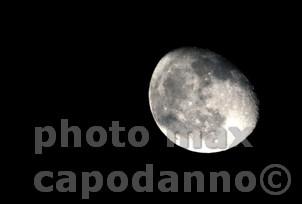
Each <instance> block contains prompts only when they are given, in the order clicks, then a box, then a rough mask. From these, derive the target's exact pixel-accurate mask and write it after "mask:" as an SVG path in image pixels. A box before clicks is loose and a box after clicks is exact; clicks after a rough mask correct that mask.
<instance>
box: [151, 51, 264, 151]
mask: <svg viewBox="0 0 302 204" xmlns="http://www.w3.org/2000/svg"><path fill="white" fill-rule="evenodd" d="M149 103H150V108H151V112H152V114H153V117H154V119H155V121H156V124H157V125H158V127H159V128H160V130H161V131H162V132H163V133H164V134H165V135H166V136H167V137H168V138H169V140H171V141H172V142H173V143H175V144H177V145H178V146H181V147H183V148H186V149H188V150H190V151H194V152H200V153H212V152H220V151H224V150H227V149H230V148H232V147H234V146H236V145H238V144H239V143H241V142H242V141H243V140H244V139H246V137H247V136H248V135H250V134H251V133H252V131H253V130H254V128H255V126H256V123H257V119H258V100H257V98H256V95H255V93H254V92H253V88H252V86H251V84H250V82H249V81H248V79H247V78H246V77H245V76H244V75H243V74H242V73H241V72H240V71H239V70H238V69H237V68H236V67H235V66H234V65H233V64H231V63H230V62H229V61H228V60H226V59H225V58H224V57H222V56H221V55H219V54H216V53H214V52H212V51H209V50H205V49H200V48H195V47H194V48H190V47H186V48H180V49H177V50H173V51H171V52H169V53H167V54H166V55H165V56H164V57H163V58H162V59H161V60H160V61H159V63H158V64H157V66H156V68H155V70H154V72H153V75H152V78H151V82H150V87H149Z"/></svg>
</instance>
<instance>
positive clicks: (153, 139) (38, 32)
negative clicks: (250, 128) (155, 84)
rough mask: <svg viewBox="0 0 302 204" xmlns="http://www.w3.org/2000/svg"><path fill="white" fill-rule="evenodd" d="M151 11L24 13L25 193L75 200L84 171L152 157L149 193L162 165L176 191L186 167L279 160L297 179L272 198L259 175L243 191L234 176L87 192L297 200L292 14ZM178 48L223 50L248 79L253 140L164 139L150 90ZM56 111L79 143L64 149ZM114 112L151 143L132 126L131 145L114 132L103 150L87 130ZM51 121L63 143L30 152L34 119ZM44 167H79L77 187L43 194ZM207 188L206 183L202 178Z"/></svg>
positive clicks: (116, 197) (140, 165) (135, 165)
mask: <svg viewBox="0 0 302 204" xmlns="http://www.w3.org/2000/svg"><path fill="white" fill-rule="evenodd" d="M196 6H197V5H196ZM129 7H131V6H129ZM193 7H194V6H193ZM147 8H148V6H145V9H146V10H142V9H134V7H133V10H128V8H127V9H122V6H121V7H120V9H119V10H110V11H106V8H102V10H101V11H99V12H96V13H93V15H91V14H88V15H86V13H85V14H83V13H81V12H79V11H78V10H77V11H73V14H65V15H62V13H64V10H63V11H60V15H58V13H56V12H49V13H47V14H43V12H44V11H43V10H41V11H39V12H38V14H32V13H28V16H30V18H29V19H30V20H28V21H27V20H26V21H25V22H24V25H25V27H24V29H22V32H23V33H25V34H26V35H24V36H23V37H22V38H21V39H22V41H23V42H25V45H24V46H23V47H22V50H23V52H24V56H26V57H25V60H24V63H25V64H26V66H25V67H26V69H23V70H22V71H21V72H20V78H22V81H23V80H24V78H25V79H26V80H24V81H25V83H24V84H23V85H24V86H25V87H26V90H24V91H21V92H20V98H22V99H23V100H24V103H23V106H22V108H23V109H24V110H26V111H28V114H27V120H26V124H27V128H26V130H27V132H26V133H27V134H26V138H28V141H31V144H30V145H29V146H28V150H29V152H30V154H29V157H28V159H29V161H30V165H28V161H26V169H30V171H29V173H28V177H29V179H28V183H27V188H26V190H25V192H26V197H27V198H29V199H30V200H32V201H33V202H38V201H39V202H42V201H43V202H46V201H50V202H53V201H60V202H61V201H63V202H64V201H68V202H69V201H80V200H81V194H80V192H81V186H80V185H81V183H80V180H81V177H80V176H81V172H82V171H93V170H98V171H100V172H102V174H103V175H104V178H106V175H108V173H110V172H111V171H116V170H122V171H124V172H126V173H128V175H129V178H130V177H131V175H132V174H133V173H134V172H136V171H140V170H144V169H145V164H148V163H149V164H153V165H154V172H155V179H154V181H155V183H154V191H157V181H158V179H156V178H157V177H158V175H157V174H158V173H159V171H164V170H170V171H176V172H178V173H179V175H180V176H179V179H180V183H179V191H180V192H181V191H183V190H182V183H181V179H182V177H181V174H182V173H183V172H184V171H202V172H203V173H204V174H205V176H206V175H207V173H209V172H210V171H220V170H226V171H229V172H230V174H231V178H234V175H236V172H239V171H242V170H249V171H253V172H254V173H255V175H259V174H260V172H261V171H262V169H263V168H264V167H265V166H267V165H269V164H272V163H278V164H282V165H284V166H286V167H287V168H288V169H289V170H290V171H291V174H292V186H291V188H290V189H289V191H288V192H287V193H285V194H284V195H281V196H277V197H273V196H269V195H267V194H266V193H265V192H263V191H262V189H261V187H260V185H259V182H258V183H257V187H256V189H255V190H254V191H253V192H252V193H239V192H238V191H237V190H236V189H235V185H234V179H231V182H233V183H232V184H231V186H232V193H197V194H183V193H179V194H161V195H159V194H134V193H133V190H132V188H131V186H129V188H128V190H127V191H129V192H130V193H126V194H111V193H108V191H109V190H108V189H107V188H106V186H104V187H103V189H102V190H101V192H98V193H92V194H91V199H90V200H93V201H98V202H102V201H103V202H105V201H104V200H106V202H109V201H110V202H113V203H115V202H123V201H124V202H139V203H141V202H146V200H148V201H151V202H155V201H156V202H174V201H176V200H178V199H184V200H185V202H203V201H204V199H207V200H208V201H216V200H217V199H222V200H224V199H227V201H240V202H245V201H246V200H251V201H256V200H258V199H259V200H263V199H265V200H272V201H278V200H279V201H281V202H283V201H284V200H286V199H288V198H290V197H293V196H294V195H295V194H296V193H297V192H298V189H297V172H298V169H297V168H298V163H299V162H298V161H297V155H298V148H299V146H298V143H296V142H295V137H297V136H298V134H297V128H296V127H297V124H298V122H297V121H298V120H296V119H295V118H294V114H295V113H297V112H296V111H297V110H295V108H294V107H295V106H294V104H295V103H297V100H298V99H297V98H296V97H295V96H296V95H297V92H296V90H295V88H297V84H298V83H297V81H295V80H294V75H295V74H294V72H295V71H296V70H297V68H298V66H299V63H300V62H299V61H298V60H297V58H296V57H297V56H298V54H297V52H296V50H297V48H298V42H297V40H296V39H295V37H296V36H297V33H296V32H295V27H296V26H297V24H296V23H295V19H296V18H295V17H294V16H288V15H285V14H284V10H282V9H281V10H278V9H277V10H276V9H275V8H274V7H267V8H266V7H265V8H261V7H259V8H258V7H256V8H257V10H255V9H252V8H250V9H247V8H249V6H246V7H244V8H242V9H236V8H234V9H233V10H234V11H233V10H229V9H224V8H223V7H222V8H221V10H217V8H216V7H210V8H209V10H208V7H203V6H202V5H199V8H201V9H200V10H199V9H196V10H194V9H193V10H192V9H191V10H187V9H185V8H184V9H183V10H182V9H180V10H177V11H176V10H174V9H172V8H169V7H168V8H167V10H164V9H163V11H162V13H161V15H159V13H158V12H159V11H157V10H156V9H153V8H148V9H147ZM105 11H106V12H105ZM184 11H186V12H184ZM191 11H192V12H191ZM206 11H207V12H206ZM221 11H223V12H221ZM86 12H87V11H86ZM87 13H89V12H87ZM105 13H106V14H105ZM182 46H196V47H200V48H206V49H210V50H212V51H214V52H217V53H219V54H221V55H223V56H224V57H226V58H227V59H229V60H230V61H231V62H233V63H234V64H235V65H236V66H237V67H239V69H240V70H241V71H242V72H243V73H244V74H245V75H246V76H247V77H248V79H249V80H250V82H251V83H252V84H253V86H254V88H255V92H256V94H257V96H258V99H259V101H260V106H259V107H260V117H259V121H258V124H257V127H256V129H255V130H254V132H253V133H252V134H251V135H250V136H249V138H248V139H249V141H250V142H251V144H252V145H253V146H254V147H253V148H244V147H243V146H242V145H239V146H238V147H235V148H232V149H230V150H228V151H226V152H221V153H215V154H198V153H194V152H190V151H187V150H185V149H182V148H180V147H175V148H170V149H167V148H165V144H166V137H165V136H164V135H163V134H162V133H161V131H160V130H159V129H158V127H157V125H156V124H155V121H154V119H153V117H152V114H151V112H150V108H149V101H148V88H149V82H150V79H151V75H152V72H153V70H154V68H155V66H156V64H157V63H158V61H159V60H160V59H161V57H162V56H163V55H165V54H166V53H167V52H169V51H171V50H172V49H175V48H179V47H182ZM60 119H68V120H69V124H70V125H76V126H79V127H80V128H81V130H82V136H83V139H82V145H83V146H82V148H72V147H70V148H60V147H59V145H60V142H59V141H60V140H59V139H60V137H59V136H60V135H59V131H60ZM113 120H117V121H120V125H121V126H124V127H126V130H129V129H130V128H131V127H133V126H136V125H142V126H145V127H146V128H147V129H148V130H149V133H150V141H149V143H148V144H147V145H146V146H145V147H144V148H134V147H131V145H130V144H129V143H128V142H127V140H126V139H127V137H126V133H121V137H120V138H121V141H126V146H127V147H126V148H115V147H113V146H112V145H111V142H110V134H108V135H109V137H108V142H107V144H106V145H105V146H104V147H101V148H93V147H90V146H88V145H87V144H86V142H85V137H84V136H85V135H84V134H85V132H86V130H87V129H88V128H89V127H91V126H94V125H99V126H103V127H104V128H105V129H106V130H108V128H109V127H110V126H111V121H113ZM46 125H51V126H54V127H55V128H56V130H57V134H58V135H57V143H56V145H55V146H53V147H51V148H45V149H43V154H42V155H35V154H34V127H37V126H42V127H43V126H46ZM108 133H109V131H108ZM24 162H25V161H24ZM43 170H50V171H54V172H57V171H62V170H70V171H74V172H75V173H77V176H78V177H77V179H78V183H77V184H78V187H77V190H78V193H57V192H53V193H39V192H37V191H36V189H35V188H34V186H33V178H34V175H35V174H36V173H38V172H39V171H43ZM206 177H207V176H206ZM258 181H259V180H258ZM205 191H206V192H209V186H208V185H207V183H206V184H205ZM162 199H163V200H162Z"/></svg>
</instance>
